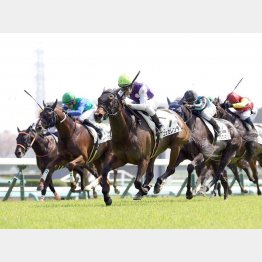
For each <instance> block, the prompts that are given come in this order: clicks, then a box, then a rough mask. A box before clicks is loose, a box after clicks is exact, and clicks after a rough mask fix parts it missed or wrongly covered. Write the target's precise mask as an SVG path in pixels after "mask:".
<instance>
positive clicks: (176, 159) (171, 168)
mask: <svg viewBox="0 0 262 262" xmlns="http://www.w3.org/2000/svg"><path fill="white" fill-rule="evenodd" d="M180 150H181V147H180V146H174V147H173V148H172V149H171V151H170V158H169V163H168V166H167V168H166V171H165V173H164V174H163V175H161V176H159V177H158V178H157V181H156V183H155V186H154V194H158V193H160V191H161V189H162V187H163V183H164V181H165V180H166V179H167V178H168V177H169V176H171V175H172V174H174V173H175V170H176V167H177V166H178V165H179V164H180V163H181V162H182V161H183V160H184V158H183V156H182V155H179V152H180Z"/></svg>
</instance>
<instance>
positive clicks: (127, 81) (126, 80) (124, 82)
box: [118, 74, 132, 88]
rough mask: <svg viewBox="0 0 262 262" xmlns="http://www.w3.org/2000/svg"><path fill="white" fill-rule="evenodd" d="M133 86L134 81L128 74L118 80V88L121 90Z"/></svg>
mask: <svg viewBox="0 0 262 262" xmlns="http://www.w3.org/2000/svg"><path fill="white" fill-rule="evenodd" d="M131 85H132V79H131V78H130V77H129V76H127V75H126V74H122V75H120V76H119V78H118V86H119V87H121V88H128V87H130V86H131Z"/></svg>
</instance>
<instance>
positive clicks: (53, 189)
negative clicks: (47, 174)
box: [49, 179, 61, 200]
mask: <svg viewBox="0 0 262 262" xmlns="http://www.w3.org/2000/svg"><path fill="white" fill-rule="evenodd" d="M49 188H50V190H51V191H52V192H53V194H54V196H55V200H61V196H60V195H59V194H58V193H57V192H56V190H55V187H54V184H53V179H51V180H50V183H49Z"/></svg>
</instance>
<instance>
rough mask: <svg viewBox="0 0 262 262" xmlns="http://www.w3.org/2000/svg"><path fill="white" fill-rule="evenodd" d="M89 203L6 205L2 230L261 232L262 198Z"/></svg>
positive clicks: (0, 220) (0, 209) (1, 218)
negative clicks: (256, 230)
mask: <svg viewBox="0 0 262 262" xmlns="http://www.w3.org/2000/svg"><path fill="white" fill-rule="evenodd" d="M112 199H113V204H112V206H105V204H104V202H103V199H102V197H99V199H91V200H64V201H55V200H46V202H34V201H29V200H27V201H20V200H17V201H5V202H3V201H2V202H1V203H0V214H1V216H0V228H1V229H261V228H262V199H261V197H258V196H230V197H229V199H228V200H226V201H224V200H223V198H218V197H217V198H209V197H205V198H203V197H196V198H194V199H192V200H186V199H185V197H184V196H182V197H178V198H177V197H148V198H144V199H143V200H141V201H134V200H133V199H132V198H130V197H127V198H124V199H120V197H113V198H112Z"/></svg>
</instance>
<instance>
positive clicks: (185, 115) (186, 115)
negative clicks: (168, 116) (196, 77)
mask: <svg viewBox="0 0 262 262" xmlns="http://www.w3.org/2000/svg"><path fill="white" fill-rule="evenodd" d="M167 103H168V108H169V109H171V110H172V111H174V112H176V113H177V114H178V115H180V116H181V117H182V119H183V120H184V121H185V122H187V121H189V119H190V118H192V112H191V110H190V109H189V108H188V107H187V106H186V105H184V104H183V102H182V101H181V99H176V100H174V101H173V102H171V101H170V99H169V98H168V97H167Z"/></svg>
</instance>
